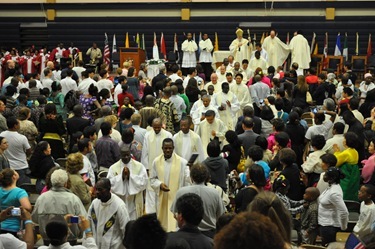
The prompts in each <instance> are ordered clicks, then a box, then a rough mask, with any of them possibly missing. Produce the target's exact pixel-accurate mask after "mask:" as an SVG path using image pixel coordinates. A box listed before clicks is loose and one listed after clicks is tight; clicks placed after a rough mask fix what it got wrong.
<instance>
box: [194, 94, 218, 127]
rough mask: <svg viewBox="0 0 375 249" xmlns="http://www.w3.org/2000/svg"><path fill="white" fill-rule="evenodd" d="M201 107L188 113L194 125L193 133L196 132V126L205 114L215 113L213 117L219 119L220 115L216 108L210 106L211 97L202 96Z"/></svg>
mask: <svg viewBox="0 0 375 249" xmlns="http://www.w3.org/2000/svg"><path fill="white" fill-rule="evenodd" d="M202 102H203V105H201V106H200V107H199V108H198V109H196V110H195V111H194V112H190V116H191V119H192V120H193V124H194V131H197V129H198V125H199V124H200V122H202V121H203V120H204V119H205V115H206V112H207V111H209V110H211V111H214V112H215V117H216V118H218V119H220V114H219V112H218V110H217V107H216V106H214V105H212V104H211V96H210V95H204V96H203V97H202Z"/></svg>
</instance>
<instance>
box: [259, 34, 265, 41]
mask: <svg viewBox="0 0 375 249" xmlns="http://www.w3.org/2000/svg"><path fill="white" fill-rule="evenodd" d="M264 38H265V36H264V32H263V34H262V38H260V44H263V41H264Z"/></svg>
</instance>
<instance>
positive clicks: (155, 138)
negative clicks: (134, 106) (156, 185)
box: [141, 118, 173, 214]
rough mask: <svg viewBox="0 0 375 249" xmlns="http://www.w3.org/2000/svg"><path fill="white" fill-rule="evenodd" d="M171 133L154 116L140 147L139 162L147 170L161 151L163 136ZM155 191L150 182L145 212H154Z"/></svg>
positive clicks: (168, 135) (167, 136) (168, 136)
mask: <svg viewBox="0 0 375 249" xmlns="http://www.w3.org/2000/svg"><path fill="white" fill-rule="evenodd" d="M172 137H173V136H172V134H171V133H170V132H168V131H166V130H164V129H162V122H161V119H159V118H156V119H154V120H153V121H152V130H150V131H148V132H147V133H146V135H145V140H144V141H143V147H142V157H141V163H142V164H143V165H144V166H145V168H146V170H149V169H150V168H151V166H152V162H153V161H154V159H155V158H156V157H157V156H159V155H161V154H162V153H163V151H162V149H161V146H162V143H163V140H164V139H165V138H172ZM155 198H156V196H155V192H154V191H153V189H152V188H151V185H150V183H149V184H148V185H147V189H146V208H145V210H146V213H147V214H152V213H155V212H156V209H155V208H156V207H155Z"/></svg>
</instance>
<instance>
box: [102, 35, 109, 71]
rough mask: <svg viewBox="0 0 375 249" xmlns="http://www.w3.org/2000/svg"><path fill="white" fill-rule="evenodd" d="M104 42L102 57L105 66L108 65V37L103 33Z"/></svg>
mask: <svg viewBox="0 0 375 249" xmlns="http://www.w3.org/2000/svg"><path fill="white" fill-rule="evenodd" d="M104 36H105V40H104V56H103V62H104V63H106V64H109V54H110V52H109V45H108V36H107V33H104Z"/></svg>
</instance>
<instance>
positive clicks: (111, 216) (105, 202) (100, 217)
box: [88, 178, 130, 249]
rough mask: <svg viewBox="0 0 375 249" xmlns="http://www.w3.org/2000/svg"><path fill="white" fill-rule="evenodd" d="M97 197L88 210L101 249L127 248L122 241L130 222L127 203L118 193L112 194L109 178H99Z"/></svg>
mask: <svg viewBox="0 0 375 249" xmlns="http://www.w3.org/2000/svg"><path fill="white" fill-rule="evenodd" d="M95 193H96V199H95V200H93V201H92V203H91V206H90V207H89V211H88V219H89V220H90V223H91V230H92V233H93V237H94V239H95V242H96V245H97V246H98V248H99V249H125V246H124V245H123V244H122V241H123V239H124V236H125V227H126V224H127V223H128V222H129V220H130V218H129V214H128V210H127V208H126V204H125V203H124V201H123V200H121V199H120V197H118V196H117V195H114V194H111V182H110V180H109V179H108V178H102V179H99V180H98V182H97V183H96V185H95Z"/></svg>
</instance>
